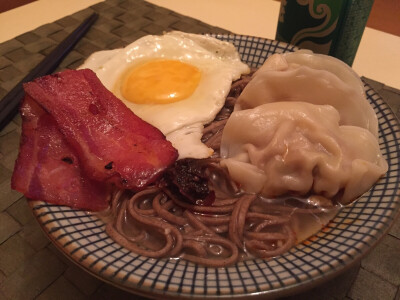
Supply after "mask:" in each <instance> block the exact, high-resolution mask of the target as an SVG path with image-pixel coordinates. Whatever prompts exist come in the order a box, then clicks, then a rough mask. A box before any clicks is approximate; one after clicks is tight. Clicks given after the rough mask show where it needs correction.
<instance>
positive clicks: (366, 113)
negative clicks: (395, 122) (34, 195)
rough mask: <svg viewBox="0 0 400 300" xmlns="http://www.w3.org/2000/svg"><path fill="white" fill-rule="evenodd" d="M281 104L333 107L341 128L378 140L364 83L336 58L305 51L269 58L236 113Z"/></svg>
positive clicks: (240, 98)
mask: <svg viewBox="0 0 400 300" xmlns="http://www.w3.org/2000/svg"><path fill="white" fill-rule="evenodd" d="M278 101H304V102H309V103H314V104H322V105H324V104H329V105H332V106H333V107H335V108H336V109H337V110H338V111H339V115H340V125H353V126H359V127H362V128H365V129H367V130H369V131H370V132H371V133H372V134H373V135H374V136H375V137H378V120H377V117H376V115H375V112H374V110H373V108H372V107H371V106H370V104H369V102H368V100H367V98H366V96H365V92H364V85H363V83H362V81H361V80H360V78H359V77H358V75H357V74H356V73H355V72H354V71H353V70H352V69H351V68H350V67H349V66H348V65H346V64H345V63H344V62H342V61H340V60H338V59H336V58H334V57H331V56H328V55H322V54H313V53H309V52H306V51H298V52H293V53H285V54H274V55H272V56H270V57H269V58H268V59H267V60H266V61H265V63H264V65H263V66H262V67H261V68H260V69H259V70H257V72H256V73H255V74H254V75H253V78H252V80H251V81H250V82H249V84H248V85H247V86H246V88H245V89H244V90H243V92H242V94H241V95H240V97H239V98H238V101H237V102H236V105H235V110H242V109H248V108H254V107H256V106H259V105H261V104H265V103H270V102H278Z"/></svg>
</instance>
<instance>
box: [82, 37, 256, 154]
mask: <svg viewBox="0 0 400 300" xmlns="http://www.w3.org/2000/svg"><path fill="white" fill-rule="evenodd" d="M79 68H81V69H82V68H89V69H92V70H93V71H94V72H95V73H96V74H97V76H98V77H99V79H100V81H101V82H102V83H103V84H104V85H105V87H106V88H107V89H109V90H110V91H111V92H112V93H113V94H114V95H115V96H117V97H118V98H119V99H121V100H122V101H123V102H124V103H125V105H126V106H127V107H129V108H130V109H131V110H132V111H133V112H134V113H135V114H136V115H137V116H139V117H140V118H142V119H143V120H145V121H146V122H148V123H150V124H152V125H153V126H155V127H157V128H158V129H159V130H160V131H161V132H162V133H164V134H165V135H166V137H167V139H168V140H170V141H171V143H172V144H173V146H174V147H175V148H176V149H177V150H178V152H179V158H185V157H192V158H206V157H209V156H211V155H212V153H213V150H212V149H210V148H208V147H207V146H206V145H204V144H203V143H202V142H201V141H200V139H201V137H202V130H203V128H204V125H205V124H208V123H210V122H211V121H212V120H213V119H214V118H215V116H216V114H217V113H218V112H219V111H220V109H221V108H222V106H223V105H224V102H225V98H226V96H227V94H228V92H229V90H230V87H231V84H232V81H234V80H236V79H239V78H240V76H241V74H245V73H248V72H249V71H250V70H249V67H248V66H247V65H246V64H244V63H242V62H241V60H240V57H239V54H238V52H237V50H236V49H235V47H234V46H233V45H232V44H230V43H228V42H223V41H220V40H218V39H215V38H212V37H210V36H207V35H196V34H188V33H183V32H177V31H174V32H170V33H166V34H164V35H162V36H155V35H148V36H145V37H143V38H140V39H139V40H137V41H135V42H133V43H132V44H130V45H128V46H126V47H125V48H123V49H116V50H110V51H100V52H96V53H94V54H92V55H91V56H90V57H89V58H88V59H87V60H86V61H85V63H84V64H83V65H82V66H80V67H79Z"/></svg>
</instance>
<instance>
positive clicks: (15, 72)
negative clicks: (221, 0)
mask: <svg viewBox="0 0 400 300" xmlns="http://www.w3.org/2000/svg"><path fill="white" fill-rule="evenodd" d="M93 12H97V13H98V14H99V19H98V20H97V21H96V23H95V24H94V25H93V27H92V28H91V29H90V30H89V32H88V33H87V34H86V35H85V37H84V38H83V39H82V40H81V41H80V42H79V43H78V44H77V45H76V46H75V48H74V50H73V51H71V52H70V53H69V54H68V56H67V57H66V58H65V59H64V60H63V61H62V63H61V64H60V66H59V67H58V69H57V71H59V70H62V69H66V68H69V69H74V68H76V67H77V66H79V65H80V64H82V62H83V61H84V60H85V59H86V58H87V57H88V56H89V55H90V54H91V53H93V52H95V51H99V50H106V49H114V48H119V47H124V46H126V45H128V44H129V43H131V42H133V41H135V40H136V39H138V38H140V37H142V36H145V35H148V34H162V33H163V32H165V31H170V30H180V31H185V32H191V33H227V32H228V31H226V30H224V29H221V28H218V27H214V26H211V25H208V24H205V23H203V22H201V21H198V20H196V19H193V18H189V17H186V16H183V15H180V14H178V13H176V12H173V11H171V10H168V9H165V8H162V7H159V6H156V5H153V4H151V3H148V2H145V1H143V0H106V1H105V2H101V3H98V4H95V5H93V6H91V7H89V8H87V9H84V10H82V11H79V12H77V13H75V14H73V15H70V16H67V17H64V18H62V19H60V20H58V21H56V22H54V23H50V24H46V25H43V26H41V27H39V28H37V29H35V30H32V31H30V32H27V33H24V34H22V35H20V36H17V37H16V38H14V39H12V40H9V41H7V42H4V43H1V44H0V99H1V98H3V97H4V95H5V94H6V93H7V92H8V91H9V90H11V89H12V88H13V87H14V86H15V85H16V84H17V83H18V82H19V81H20V80H21V79H22V78H23V77H24V76H25V75H26V74H27V73H28V72H29V71H30V70H31V69H32V68H33V67H34V66H35V65H37V64H38V63H39V62H40V61H41V60H42V59H43V58H44V57H45V56H46V55H47V54H48V53H49V52H50V51H51V50H53V49H54V47H56V45H57V44H59V43H60V42H61V41H62V40H63V39H64V38H65V37H66V36H67V35H68V34H69V33H70V32H72V31H73V30H74V29H75V28H76V27H77V26H78V25H79V24H80V23H81V22H82V21H83V20H84V19H85V18H87V17H88V16H90V15H91V14H92V13H93ZM14 122H16V123H17V124H19V123H20V122H19V120H18V117H16V119H14Z"/></svg>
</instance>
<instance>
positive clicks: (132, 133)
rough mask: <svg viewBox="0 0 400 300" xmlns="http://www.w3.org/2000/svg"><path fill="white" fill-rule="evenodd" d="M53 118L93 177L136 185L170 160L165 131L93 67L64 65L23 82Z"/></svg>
mask: <svg viewBox="0 0 400 300" xmlns="http://www.w3.org/2000/svg"><path fill="white" fill-rule="evenodd" d="M24 89H25V92H26V94H28V95H29V96H31V97H32V98H33V99H34V100H35V101H36V102H37V103H38V104H39V105H40V106H41V107H43V108H44V109H45V110H46V111H47V112H48V113H50V115H51V116H52V117H53V118H54V119H55V121H56V123H57V127H58V129H59V130H60V131H61V132H62V134H63V135H64V136H65V139H66V141H67V142H68V144H69V145H70V146H71V147H72V148H73V149H74V150H75V151H76V154H77V156H78V158H79V160H80V161H81V162H82V163H81V167H82V168H83V170H84V172H85V173H86V174H87V175H88V176H89V177H90V178H92V179H95V180H98V181H104V182H109V183H114V184H115V185H117V186H118V187H120V188H125V189H133V190H140V189H142V188H144V187H145V186H146V185H148V184H149V183H151V182H153V181H155V180H156V179H157V178H158V177H159V176H160V175H161V173H162V171H163V170H164V169H165V168H167V167H168V166H170V165H171V164H173V163H174V161H175V160H176V159H177V157H178V152H177V151H176V149H174V148H173V147H172V145H171V143H170V142H169V141H167V140H166V139H165V137H164V135H163V134H162V133H161V132H160V131H159V130H158V129H157V128H155V127H153V126H152V125H150V124H148V123H146V122H144V121H143V120H141V119H140V118H139V117H137V116H136V115H135V114H134V113H133V112H132V111H131V110H129V109H128V108H127V107H126V106H125V105H124V104H123V103H122V102H121V101H120V100H119V99H118V98H116V97H115V96H114V95H113V94H112V93H111V92H109V91H108V90H107V89H106V88H105V87H104V86H103V85H102V83H101V82H100V80H99V79H98V78H97V76H96V75H95V73H94V72H93V71H91V70H88V69H85V70H66V71H63V72H60V73H57V74H54V75H49V76H44V77H41V78H38V79H36V80H34V81H32V82H29V83H26V84H25V85H24Z"/></svg>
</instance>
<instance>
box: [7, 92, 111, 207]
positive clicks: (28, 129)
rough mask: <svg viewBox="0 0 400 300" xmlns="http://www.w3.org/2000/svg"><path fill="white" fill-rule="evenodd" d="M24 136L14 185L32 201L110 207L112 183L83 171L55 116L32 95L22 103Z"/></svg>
mask: <svg viewBox="0 0 400 300" xmlns="http://www.w3.org/2000/svg"><path fill="white" fill-rule="evenodd" d="M21 115H22V120H23V123H22V137H21V144H20V152H19V156H18V159H17V161H16V164H15V168H14V173H13V176H12V179H11V187H12V188H13V189H15V190H17V191H19V192H22V193H23V194H24V195H25V196H26V197H28V198H30V199H33V200H43V201H46V202H50V203H54V204H62V205H67V206H70V207H73V208H79V209H85V210H92V211H99V210H103V209H106V208H107V207H108V200H109V195H110V190H109V185H105V184H103V183H99V182H95V181H93V180H90V179H88V178H86V177H85V176H84V175H82V173H81V169H80V167H79V163H78V158H77V157H76V155H75V153H74V151H73V150H72V149H71V147H70V146H69V145H68V144H67V143H66V141H65V139H64V137H63V135H62V134H61V132H60V131H59V130H58V129H57V124H56V122H55V121H54V119H53V118H52V117H51V116H50V115H49V114H48V113H46V112H45V111H44V110H43V109H42V108H41V107H40V106H39V105H37V104H36V103H35V102H34V101H33V99H32V98H30V97H29V96H25V99H24V101H23V103H22V106H21Z"/></svg>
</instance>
